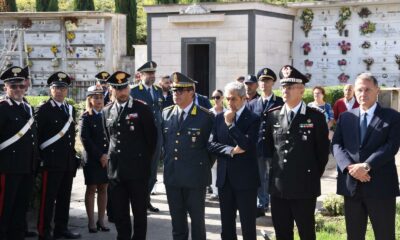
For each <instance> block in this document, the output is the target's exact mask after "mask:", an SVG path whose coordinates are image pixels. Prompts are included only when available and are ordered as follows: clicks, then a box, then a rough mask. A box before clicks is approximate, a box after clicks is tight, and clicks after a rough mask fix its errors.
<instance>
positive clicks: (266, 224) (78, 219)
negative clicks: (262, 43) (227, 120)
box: [29, 157, 400, 240]
mask: <svg viewBox="0 0 400 240" xmlns="http://www.w3.org/2000/svg"><path fill="white" fill-rule="evenodd" d="M397 159H399V157H398V158H397ZM398 170H399V172H400V168H399V169H398ZM162 179H163V178H162V173H159V175H158V180H159V182H158V184H157V189H156V191H157V194H156V195H153V196H152V203H153V205H154V206H156V207H158V208H159V209H160V212H159V213H157V214H153V213H152V214H149V215H148V228H147V232H148V234H147V239H149V240H172V235H171V229H172V228H171V217H170V215H169V211H168V203H167V199H166V195H165V188H164V184H163V183H162ZM160 180H161V181H160ZM85 188H86V186H85V184H84V179H83V172H82V170H79V171H78V174H77V176H76V178H75V179H74V185H73V190H72V200H71V208H70V223H69V225H70V228H71V230H74V231H77V232H80V233H81V234H82V239H88V240H114V239H116V230H115V226H114V224H111V223H108V222H107V221H106V222H107V224H108V226H109V227H110V228H111V231H110V232H108V233H102V232H99V233H95V234H90V233H88V229H87V218H86V211H85V204H84V194H85ZM335 192H336V165H335V162H334V160H333V159H331V160H330V161H329V163H328V166H327V169H326V171H325V174H324V176H323V178H322V195H321V196H320V197H319V198H318V202H317V208H320V207H321V203H322V200H323V198H324V197H326V196H327V195H329V194H334V193H335ZM96 208H97V207H96ZM96 211H97V210H96ZM30 219H32V221H30V224H29V225H30V227H33V226H35V225H36V221H35V220H36V219H37V218H36V217H35V216H30ZM220 224H221V223H220V213H219V203H218V201H211V200H209V196H207V200H206V230H207V239H210V240H214V239H221V238H220V232H221V226H220ZM262 230H263V231H265V232H267V233H268V235H269V236H273V234H274V233H273V227H272V221H271V215H270V213H268V214H267V215H266V216H265V217H261V218H258V219H257V232H258V235H259V237H258V238H257V239H263V238H262V237H261V231H262ZM237 232H238V235H239V240H240V239H242V237H241V235H240V222H238V224H237Z"/></svg>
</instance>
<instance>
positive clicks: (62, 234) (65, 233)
mask: <svg viewBox="0 0 400 240" xmlns="http://www.w3.org/2000/svg"><path fill="white" fill-rule="evenodd" d="M54 238H55V239H57V238H65V239H78V238H81V234H79V233H75V232H71V231H70V230H65V231H63V232H54Z"/></svg>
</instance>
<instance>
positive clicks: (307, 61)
mask: <svg viewBox="0 0 400 240" xmlns="http://www.w3.org/2000/svg"><path fill="white" fill-rule="evenodd" d="M313 64H314V62H313V61H310V60H308V59H306V60H304V66H306V67H312V66H313Z"/></svg>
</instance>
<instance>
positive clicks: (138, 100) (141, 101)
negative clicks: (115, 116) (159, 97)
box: [133, 98, 147, 105]
mask: <svg viewBox="0 0 400 240" xmlns="http://www.w3.org/2000/svg"><path fill="white" fill-rule="evenodd" d="M133 100H135V101H137V102H140V103H143V104H144V105H147V103H146V102H145V101H143V100H140V99H137V98H134V99H133Z"/></svg>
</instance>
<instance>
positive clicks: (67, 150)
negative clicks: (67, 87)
mask: <svg viewBox="0 0 400 240" xmlns="http://www.w3.org/2000/svg"><path fill="white" fill-rule="evenodd" d="M68 106H69V105H68ZM72 117H73V119H74V121H73V122H72V123H71V125H70V126H69V128H68V130H67V131H66V133H65V134H64V135H63V136H62V137H61V138H60V139H59V140H58V141H56V142H54V143H53V144H51V145H49V146H48V147H46V148H45V149H43V150H39V152H40V159H41V162H42V163H41V164H42V166H43V168H44V169H46V170H49V171H75V170H76V168H77V167H78V162H77V161H76V158H75V154H76V151H75V134H76V133H75V125H76V122H75V117H76V111H75V108H73V111H72ZM35 119H36V121H37V126H38V141H39V146H40V145H41V144H42V143H43V142H45V141H47V140H48V139H50V138H52V137H53V136H55V135H56V134H58V133H59V132H60V131H61V129H62V128H63V127H64V126H65V124H66V123H67V121H68V119H69V113H68V114H67V113H66V112H65V111H63V110H62V109H61V108H60V107H59V106H58V105H57V103H56V102H55V101H54V100H53V99H51V98H50V99H49V100H47V101H45V102H43V103H42V104H41V105H40V106H39V107H38V108H37V109H36V111H35Z"/></svg>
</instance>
